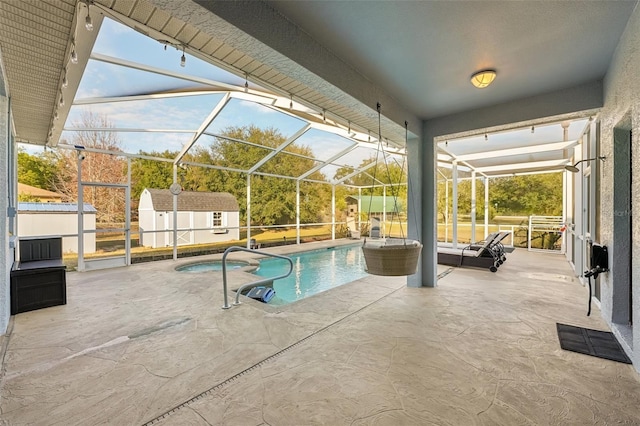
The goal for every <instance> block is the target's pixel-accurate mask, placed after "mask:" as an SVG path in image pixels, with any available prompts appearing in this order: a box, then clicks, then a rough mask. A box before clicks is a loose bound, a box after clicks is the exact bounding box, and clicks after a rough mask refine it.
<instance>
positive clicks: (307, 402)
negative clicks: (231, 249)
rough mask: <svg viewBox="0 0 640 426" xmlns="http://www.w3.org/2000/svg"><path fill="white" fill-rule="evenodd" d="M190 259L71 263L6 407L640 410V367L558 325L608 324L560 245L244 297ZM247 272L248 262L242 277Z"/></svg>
mask: <svg viewBox="0 0 640 426" xmlns="http://www.w3.org/2000/svg"><path fill="white" fill-rule="evenodd" d="M326 244H328V243H312V244H311V246H313V247H324V246H325V245H326ZM333 244H334V245H335V242H334V243H333ZM295 248H296V247H293V246H289V247H280V248H277V249H272V250H274V252H277V253H285V252H286V251H289V250H293V249H295ZM242 256H243V254H241V255H238V256H237V257H242ZM219 257H220V256H219V255H218V256H207V257H206V258H211V259H214V258H219ZM190 261H193V259H191V260H190ZM187 262H188V261H178V262H175V263H174V262H173V261H162V262H155V263H149V264H139V265H134V266H131V267H127V268H120V269H113V270H107V271H94V272H85V273H77V272H74V273H69V274H68V277H67V278H68V288H67V291H68V293H67V298H68V304H67V305H65V306H58V307H54V308H48V309H44V310H40V311H33V312H29V313H23V314H20V315H17V316H15V317H14V319H13V330H12V332H11V334H10V336H9V339H8V346H7V348H6V354H5V359H4V368H3V377H2V405H1V409H2V419H4V421H6V422H8V423H9V424H15V425H20V424H65V425H71V424H144V423H148V422H153V423H158V424H163V425H169V424H171V425H174V424H175V425H183V424H202V425H206V424H238V425H245V424H250V425H251V424H253V425H258V424H270V425H303V424H331V425H338V424H393V425H397V424H465V425H468V424H508V425H512V424H523V423H527V424H595V423H618V422H620V423H632V424H639V423H640V414H638V410H637V401H638V399H637V395H639V394H640V381H639V380H638V375H637V373H636V372H635V371H634V369H633V367H632V366H630V365H625V364H619V363H615V362H612V361H607V360H602V359H598V358H592V357H589V356H585V355H580V354H576V353H572V352H566V351H563V350H561V349H560V346H559V344H558V338H557V335H556V322H561V323H566V324H572V325H578V326H584V327H588V328H596V329H602V330H606V325H605V323H604V321H603V320H602V319H601V318H600V315H599V311H598V310H597V309H594V310H595V312H594V313H593V314H592V316H590V317H587V316H586V301H587V290H586V289H585V288H584V287H582V286H581V285H580V284H579V283H578V281H577V279H575V278H574V277H573V276H572V272H571V269H570V267H569V265H568V264H567V263H566V260H565V259H564V257H562V256H558V255H554V254H541V253H529V252H527V251H525V250H522V249H518V250H516V251H515V252H514V253H511V254H510V255H509V257H508V261H507V262H506V263H505V264H504V265H503V266H502V267H500V270H499V271H498V272H497V273H495V274H494V273H491V272H488V271H486V270H475V269H453V270H452V271H451V272H450V273H449V274H446V275H445V276H443V277H442V278H441V279H440V281H439V286H438V287H436V288H408V287H406V280H405V279H404V278H403V277H399V278H389V277H374V276H371V277H368V278H365V279H362V280H359V281H356V282H354V283H350V284H347V285H344V286H342V287H340V288H337V289H334V290H331V291H329V292H325V293H321V294H319V295H317V296H314V297H311V298H309V299H305V300H303V301H300V302H297V303H294V304H291V305H288V306H284V307H269V306H265V305H262V304H260V303H258V302H253V301H248V302H247V303H244V304H243V305H241V306H239V307H234V308H233V309H231V310H229V311H223V310H222V309H220V306H221V304H222V290H221V287H222V284H221V279H220V274H219V273H209V274H205V275H198V276H194V275H191V274H180V273H177V272H175V271H174V268H175V266H177V265H179V264H183V263H187ZM446 269H447V268H445V267H442V266H441V267H440V269H439V272H444V271H445V270H446ZM204 277H206V278H204ZM203 278H204V279H203ZM248 279H250V278H249V277H247V276H246V275H245V274H244V273H243V272H238V271H233V272H232V276H231V280H232V282H233V283H234V285H235V286H237V285H238V284H239V283H240V282H245V281H246V280H248Z"/></svg>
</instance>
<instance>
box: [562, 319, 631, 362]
mask: <svg viewBox="0 0 640 426" xmlns="http://www.w3.org/2000/svg"><path fill="white" fill-rule="evenodd" d="M556 327H557V329H558V338H559V339H560V347H561V348H562V349H564V350H566V351H572V352H578V353H581V354H585V355H591V356H595V357H598V358H604V359H608V360H611V361H617V362H623V363H625V364H631V360H629V358H628V357H627V355H626V354H625V353H624V350H623V349H622V347H621V346H620V343H618V341H617V340H616V337H615V336H614V335H613V333H611V332H609V331H600V330H591V329H589V328H582V327H575V326H573V325H567V324H560V323H556Z"/></svg>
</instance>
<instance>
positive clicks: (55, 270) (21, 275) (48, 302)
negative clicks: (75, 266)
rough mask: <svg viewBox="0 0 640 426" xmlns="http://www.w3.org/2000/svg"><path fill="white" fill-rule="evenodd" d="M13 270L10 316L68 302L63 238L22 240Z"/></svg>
mask: <svg viewBox="0 0 640 426" xmlns="http://www.w3.org/2000/svg"><path fill="white" fill-rule="evenodd" d="M18 245H19V250H20V261H19V262H18V263H17V264H16V265H15V267H14V268H13V269H12V271H11V315H15V314H19V313H21V312H27V311H33V310H35V309H41V308H48V307H50V306H57V305H65V304H66V303H67V280H66V268H65V266H64V264H63V263H62V237H41V238H37V237H36V238H34V237H29V238H20V239H19V240H18Z"/></svg>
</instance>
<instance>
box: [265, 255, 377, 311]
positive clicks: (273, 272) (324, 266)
mask: <svg viewBox="0 0 640 426" xmlns="http://www.w3.org/2000/svg"><path fill="white" fill-rule="evenodd" d="M288 256H289V257H290V258H291V260H292V261H293V272H292V273H291V275H290V276H288V277H287V278H284V279H280V280H276V281H274V283H273V288H274V290H275V291H276V296H275V297H274V298H273V299H271V301H270V302H269V304H270V305H286V304H287V303H291V302H295V301H297V300H301V299H304V298H306V297H309V296H312V295H314V294H318V293H321V292H323V291H326V290H329V289H332V288H334V287H338V286H341V285H343V284H346V283H350V282H352V281H355V280H358V279H360V278H363V277H366V276H367V275H368V274H367V273H366V272H365V271H364V269H365V261H364V256H363V255H362V248H361V247H360V245H351V246H342V247H332V248H328V249H323V250H313V251H308V252H303V253H298V254H293V255H288ZM288 268H289V262H287V261H286V260H283V259H262V260H260V266H259V267H258V269H257V270H256V271H254V272H253V273H254V274H255V275H259V276H261V277H265V278H268V277H273V276H277V275H282V274H285V273H286V272H287V271H288Z"/></svg>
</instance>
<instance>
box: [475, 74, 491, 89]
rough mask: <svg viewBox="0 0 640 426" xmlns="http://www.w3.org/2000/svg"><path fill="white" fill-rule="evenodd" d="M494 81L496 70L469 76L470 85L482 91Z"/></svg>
mask: <svg viewBox="0 0 640 426" xmlns="http://www.w3.org/2000/svg"><path fill="white" fill-rule="evenodd" d="M495 79H496V70H482V71H478V72H477V73H475V74H473V75H472V76H471V84H473V85H474V86H475V87H477V88H478V89H484V88H485V87H487V86H488V85H490V84H491V83H493V80H495Z"/></svg>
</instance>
